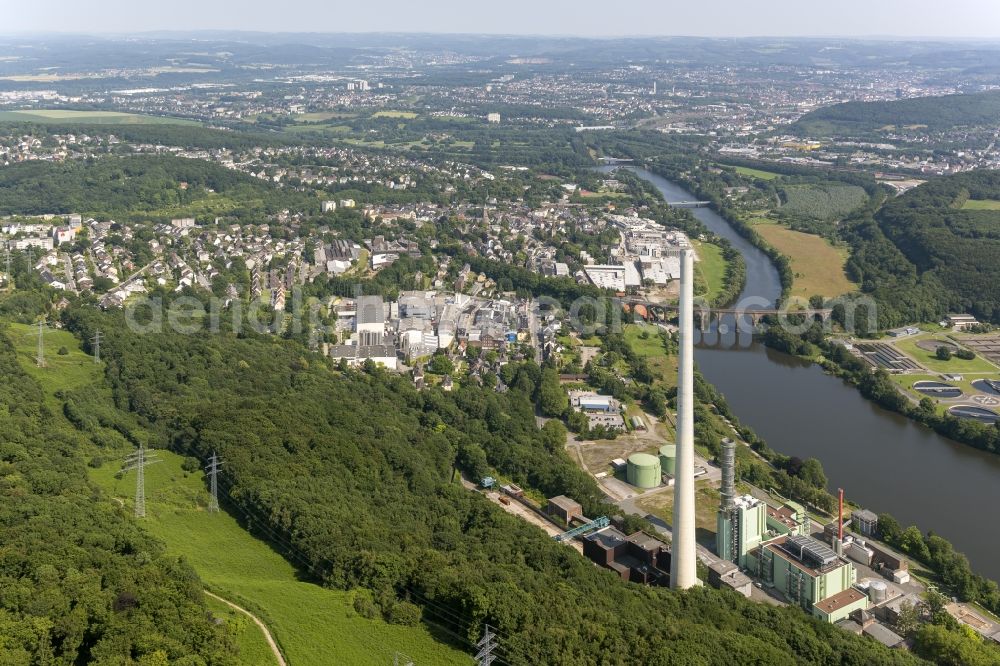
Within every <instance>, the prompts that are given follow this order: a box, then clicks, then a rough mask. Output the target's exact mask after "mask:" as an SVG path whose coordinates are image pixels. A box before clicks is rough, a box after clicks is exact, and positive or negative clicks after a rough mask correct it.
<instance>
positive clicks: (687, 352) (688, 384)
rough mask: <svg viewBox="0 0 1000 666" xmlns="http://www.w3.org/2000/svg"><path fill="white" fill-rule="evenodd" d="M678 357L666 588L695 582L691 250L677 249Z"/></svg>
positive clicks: (692, 286)
mask: <svg viewBox="0 0 1000 666" xmlns="http://www.w3.org/2000/svg"><path fill="white" fill-rule="evenodd" d="M680 259H681V280H680V282H681V294H680V318H679V322H678V323H679V328H680V358H679V363H678V368H677V458H676V460H675V463H674V466H675V471H676V474H675V475H674V520H673V535H672V536H673V544H672V548H671V556H670V587H672V588H674V589H676V590H686V589H688V588H690V587H694V586H695V585H698V575H697V569H696V566H695V565H696V554H695V546H696V544H695V531H694V530H695V519H694V253H693V252H692V251H691V250H689V249H687V250H681V253H680Z"/></svg>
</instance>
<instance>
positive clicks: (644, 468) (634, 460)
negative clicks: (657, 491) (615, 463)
mask: <svg viewBox="0 0 1000 666" xmlns="http://www.w3.org/2000/svg"><path fill="white" fill-rule="evenodd" d="M625 479H626V480H627V481H628V482H629V483H631V484H632V485H633V486H636V487H637V488H656V487H657V486H658V485H660V482H661V481H662V479H661V472H660V459H659V458H657V457H656V456H651V455H649V454H648V453H633V454H632V455H630V456H629V457H628V466H627V467H626V468H625Z"/></svg>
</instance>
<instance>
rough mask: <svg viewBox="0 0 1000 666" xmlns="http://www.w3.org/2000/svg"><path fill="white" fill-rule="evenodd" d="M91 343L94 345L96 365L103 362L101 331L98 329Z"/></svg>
mask: <svg viewBox="0 0 1000 666" xmlns="http://www.w3.org/2000/svg"><path fill="white" fill-rule="evenodd" d="M91 342H93V343H94V363H100V362H101V329H97V331H95V332H94V337H93V338H91Z"/></svg>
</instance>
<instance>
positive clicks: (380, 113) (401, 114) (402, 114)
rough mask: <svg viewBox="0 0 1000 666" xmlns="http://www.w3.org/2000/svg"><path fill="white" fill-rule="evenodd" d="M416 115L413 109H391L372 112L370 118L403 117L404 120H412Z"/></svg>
mask: <svg viewBox="0 0 1000 666" xmlns="http://www.w3.org/2000/svg"><path fill="white" fill-rule="evenodd" d="M416 117H417V114H416V113H414V112H413V111H393V110H391V109H387V110H385V111H378V112H376V113H373V114H372V118H405V119H406V120H413V119H414V118H416Z"/></svg>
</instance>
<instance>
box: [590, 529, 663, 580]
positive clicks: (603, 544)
mask: <svg viewBox="0 0 1000 666" xmlns="http://www.w3.org/2000/svg"><path fill="white" fill-rule="evenodd" d="M583 554H584V555H585V556H586V557H588V558H589V559H590V560H592V561H593V562H596V563H597V564H600V565H601V566H603V567H607V568H608V569H611V570H613V571H615V572H617V573H618V575H619V576H620V577H621V579H622V580H625V581H631V582H633V583H642V584H646V585H664V586H665V585H667V584H668V583H669V580H670V574H669V573H668V571H669V569H670V550H669V549H668V548H667V545H666V544H665V543H663V542H662V541H660V540H659V539H656V538H654V537H651V536H649V535H648V534H645V533H643V532H636V533H635V534H631V535H629V536H625V534H624V533H622V532H621V531H619V530H617V529H615V528H614V527H607V528H605V529H602V530H599V531H597V532H593V533H592V534H588V535H587V536H586V537H584V539H583Z"/></svg>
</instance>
